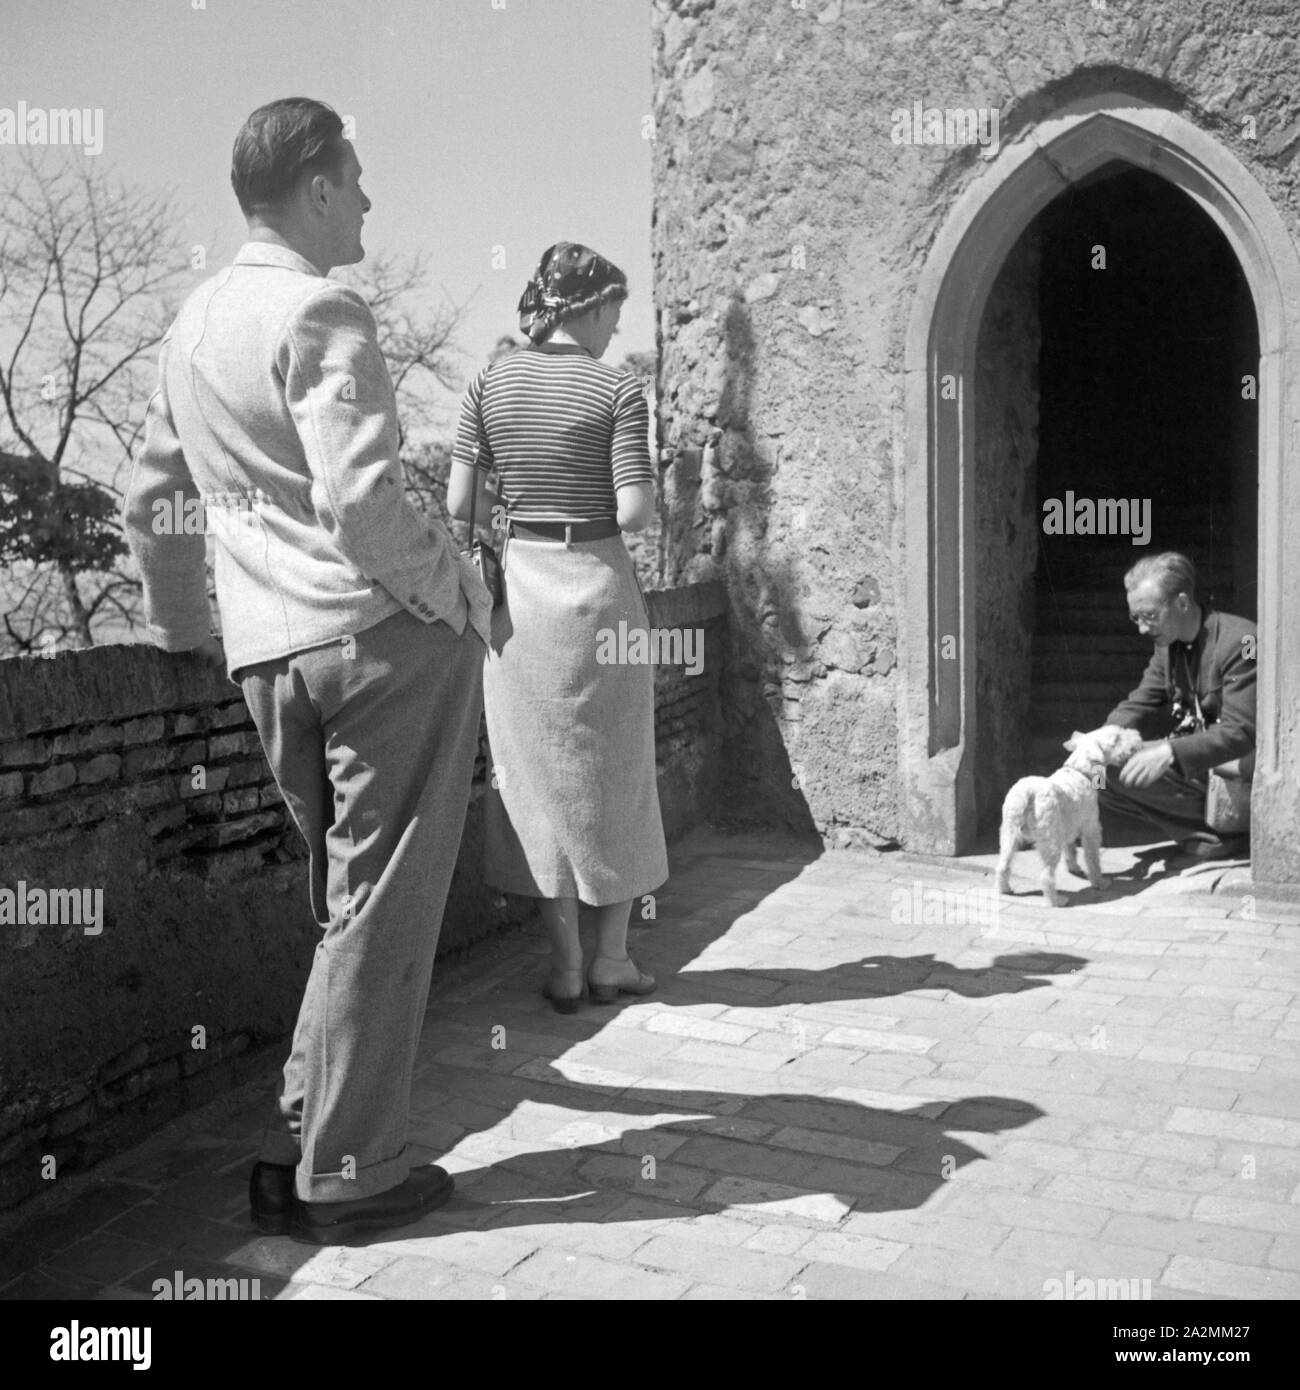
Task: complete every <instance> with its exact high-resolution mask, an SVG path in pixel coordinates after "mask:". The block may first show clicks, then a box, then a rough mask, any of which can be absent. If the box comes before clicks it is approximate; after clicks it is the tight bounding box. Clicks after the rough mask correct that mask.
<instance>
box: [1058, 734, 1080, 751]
mask: <svg viewBox="0 0 1300 1390" xmlns="http://www.w3.org/2000/svg"><path fill="white" fill-rule="evenodd" d="M1082 737H1083V735H1082V734H1081V733H1080V732H1079V731H1078V729H1076V730H1075V731H1074V732H1073V733H1072V734H1071V735H1070V737H1069V738H1067V739H1066V740H1065V742H1064V743H1063V744H1062V745H1061V747H1062V748H1064V749H1066V750H1067V752H1070V753H1073V752H1074V750H1075V748H1076V747H1077V746H1078V743H1079V740H1080V739H1081V738H1082Z"/></svg>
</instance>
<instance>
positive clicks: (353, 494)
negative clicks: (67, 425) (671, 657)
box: [123, 242, 492, 673]
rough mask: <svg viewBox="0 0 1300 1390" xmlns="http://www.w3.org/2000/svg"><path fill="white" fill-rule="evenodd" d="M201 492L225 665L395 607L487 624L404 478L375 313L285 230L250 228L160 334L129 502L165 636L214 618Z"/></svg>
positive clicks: (457, 625)
mask: <svg viewBox="0 0 1300 1390" xmlns="http://www.w3.org/2000/svg"><path fill="white" fill-rule="evenodd" d="M200 498H201V499H204V505H205V508H206V518H207V529H208V530H209V531H210V532H211V533H212V534H213V536H214V549H215V568H216V590H217V602H218V605H219V606H220V609H221V622H222V633H223V637H224V641H225V649H226V660H227V663H228V665H229V669H230V671H231V672H232V673H233V672H236V671H238V669H239V668H240V667H241V666H248V665H251V664H252V663H254V662H258V661H265V660H268V659H270V658H272V657H282V656H286V655H288V654H290V653H291V652H298V651H303V650H304V649H306V648H308V647H317V646H321V645H323V644H325V643H327V642H333V641H338V640H340V639H342V638H344V637H347V636H348V635H349V634H352V633H356V632H361V631H363V630H364V629H366V628H368V627H373V626H374V624H376V623H378V622H381V621H382V620H383V619H384V618H386V617H388V616H389V615H390V614H392V613H395V612H397V611H398V609H400V608H405V609H407V610H408V611H410V612H411V613H413V614H415V616H416V617H418V618H420V619H422V620H423V621H424V622H426V623H432V622H436V621H437V620H439V619H442V620H443V621H445V622H446V623H448V624H449V625H450V626H451V627H452V628H453V629H454V630H455V631H456V632H457V633H460V632H463V631H464V627H465V622H466V620H467V618H468V620H469V621H470V622H472V624H473V626H474V629H475V631H476V632H477V633H478V634H479V636H480V637H482V639H483V641H484V642H485V643H486V642H487V641H488V640H489V637H490V631H491V608H492V601H491V598H490V597H489V596H488V593H487V590H486V589H485V588H484V587H483V585H482V583H481V582H480V580H479V578H478V575H477V574H476V573H475V571H474V569H473V567H472V566H471V565H470V564H469V562H468V561H466V560H465V559H464V558H463V557H462V556H461V555H460V554H459V552H458V550H457V548H456V546H455V543H454V542H453V541H452V539H451V537H450V535H449V534H448V532H447V530H446V528H445V527H444V526H443V525H442V523H441V522H440V521H438V520H436V519H435V518H433V517H428V516H424V515H423V514H422V513H421V512H420V511H419V510H418V509H417V508H416V507H415V506H414V505H413V504H412V502H411V501H410V500H409V499H408V498H407V496H406V491H405V487H404V483H403V478H402V469H401V464H400V463H399V461H398V456H397V406H396V401H395V399H394V395H393V385H392V381H391V380H390V378H389V375H388V369H387V367H386V365H385V363H384V358H383V354H382V353H381V352H380V350H379V344H378V337H377V333H376V328H375V321H374V317H373V315H372V314H371V312H370V310H369V309H368V308H367V307H366V304H365V302H364V301H363V300H362V299H361V297H360V296H359V295H358V294H356V293H355V291H353V290H350V289H347V288H346V287H345V286H343V285H341V284H340V283H339V282H338V281H336V280H330V279H328V278H327V277H325V276H323V275H321V273H320V272H319V271H318V270H317V269H316V267H315V266H313V265H312V264H311V263H310V262H309V261H307V260H304V259H303V257H301V256H299V255H298V254H297V253H295V252H293V251H291V250H289V249H288V248H287V247H284V246H280V245H275V244H271V243H266V242H248V243H247V244H245V245H244V246H243V247H242V248H241V249H240V252H239V254H238V255H237V256H236V257H235V261H234V264H233V265H231V266H230V267H229V268H228V269H226V270H223V271H221V272H220V273H219V274H218V275H215V276H213V278H212V279H210V280H208V281H206V282H205V283H204V284H202V285H201V286H200V287H199V288H198V289H197V290H195V291H194V293H193V294H192V295H191V296H190V297H189V299H188V300H186V302H185V304H184V306H183V307H182V309H181V311H180V313H179V314H178V315H177V317H176V321H175V323H173V324H172V326H171V329H170V330H169V331H168V333H167V336H166V337H165V338H164V340H163V343H162V349H161V352H160V354H159V360H158V390H157V391H156V392H155V394H154V396H153V397H152V399H151V400H150V402H149V408H148V412H147V417H146V422H145V437H144V444H143V446H142V448H141V450H140V452H139V454H138V456H137V458H136V461H135V466H134V468H133V470H132V474H131V484H130V487H129V488H128V490H127V494H126V499H125V502H124V504H123V520H124V522H125V525H126V532H127V537H128V540H129V543H130V546H131V550H132V553H133V554H134V555H135V557H136V561H137V562H138V564H139V566H140V573H141V576H142V578H143V580H144V606H145V618H146V620H147V622H148V625H149V634H150V637H151V639H152V640H153V641H154V642H155V643H156V644H157V645H159V646H161V647H163V648H165V649H166V650H168V651H180V650H185V649H187V648H189V647H193V646H196V645H198V643H200V642H202V641H203V640H204V638H206V637H207V636H208V633H209V631H210V621H209V613H208V601H207V597H206V592H205V589H206V583H205V577H204V554H205V541H204V536H203V535H202V534H201V533H200V526H199V524H197V517H198V513H197V511H196V510H195V505H196V504H195V502H194V499H200ZM178 502H179V503H180V505H179V506H178V505H177V503H178ZM186 502H189V503H190V509H189V510H190V515H191V519H192V520H194V521H195V524H193V525H192V526H191V527H190V528H189V529H190V531H191V532H192V533H191V534H185V533H184V530H183V528H182V526H181V523H182V522H183V520H184V515H183V514H184V511H185V503H186ZM177 531H180V534H176V532H177Z"/></svg>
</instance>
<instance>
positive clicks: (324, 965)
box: [123, 98, 491, 1244]
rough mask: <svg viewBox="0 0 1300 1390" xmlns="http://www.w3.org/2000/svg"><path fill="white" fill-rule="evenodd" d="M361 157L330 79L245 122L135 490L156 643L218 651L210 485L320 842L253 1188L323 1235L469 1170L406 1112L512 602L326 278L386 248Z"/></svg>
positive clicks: (259, 1202)
mask: <svg viewBox="0 0 1300 1390" xmlns="http://www.w3.org/2000/svg"><path fill="white" fill-rule="evenodd" d="M360 175H361V166H360V164H359V163H358V161H357V156H356V152H355V151H354V150H353V147H352V144H351V142H350V141H348V140H346V139H344V137H343V124H342V122H341V120H340V119H339V117H338V116H337V114H336V113H335V112H334V111H333V110H332V109H331V108H330V107H328V106H326V105H324V104H323V103H321V102H317V101H309V100H307V99H305V98H290V99H287V100H283V101H275V102H272V103H270V104H269V105H267V106H263V107H260V108H259V109H258V110H256V111H254V112H253V114H252V115H251V116H250V117H249V118H248V120H247V121H246V122H245V123H244V126H243V129H242V130H241V131H240V132H239V135H238V137H237V138H236V140H235V148H234V156H233V161H232V168H231V176H230V177H231V183H232V184H233V185H234V190H235V195H236V197H237V198H238V199H239V205H240V207H241V208H242V210H243V212H244V215H245V217H246V218H247V220H248V240H247V242H245V244H244V245H243V246H242V247H241V248H240V251H239V253H238V255H237V256H236V257H235V261H234V264H233V265H232V266H230V267H229V268H228V269H226V270H223V271H222V272H220V273H219V274H218V275H216V276H214V277H213V278H212V279H210V280H208V281H207V282H206V283H205V284H203V285H202V286H200V287H199V288H198V289H197V290H196V291H195V292H194V293H193V294H192V295H191V296H190V298H189V299H188V300H187V301H186V303H185V305H184V307H183V308H182V309H181V311H180V313H179V314H178V315H177V318H176V321H175V323H174V324H173V325H172V327H171V329H170V330H169V332H168V334H167V336H166V337H165V339H164V340H163V344H162V348H161V352H160V355H159V363H158V390H157V392H156V393H155V395H154V396H153V398H152V400H151V401H150V403H149V410H148V416H147V420H146V428H145V441H144V445H143V447H142V449H141V451H140V454H139V456H138V458H137V459H136V463H135V468H134V471H133V473H132V477H131V486H130V488H129V489H128V492H127V496H126V501H125V504H124V510H123V519H124V522H125V525H126V531H127V535H128V538H129V540H130V544H131V549H132V552H133V553H134V555H135V557H136V560H137V562H138V563H139V566H140V573H141V575H142V577H143V581H144V599H145V615H146V618H147V621H148V624H149V634H150V638H151V640H152V641H154V642H155V643H156V644H157V645H158V646H160V647H162V648H164V649H165V650H167V651H197V652H198V653H199V654H200V655H202V656H204V657H205V658H206V659H207V660H209V661H212V662H214V663H215V662H217V661H219V660H220V659H221V655H222V652H221V646H220V644H219V643H218V642H217V641H216V640H215V639H213V638H211V637H210V636H209V616H208V604H207V599H206V584H205V574H204V553H205V547H204V538H203V536H202V535H186V534H183V533H182V531H181V527H180V525H179V523H178V522H173V523H170V524H169V523H167V521H166V518H167V516H168V515H169V514H170V515H171V516H172V517H173V518H176V517H178V516H179V513H180V511H181V508H180V507H176V506H174V505H173V499H174V497H175V494H176V493H178V492H179V493H181V494H183V495H184V497H185V499H186V501H187V502H190V501H192V500H193V499H201V500H202V504H203V506H204V509H205V515H206V517H207V520H208V522H209V523H210V527H211V529H212V531H213V533H214V535H215V537H216V541H215V559H216V589H217V602H218V605H219V607H220V610H221V618H222V628H223V641H224V644H225V660H226V662H227V664H228V667H229V669H230V672H231V676H232V678H233V679H234V680H235V681H237V682H238V683H239V684H240V685H241V686H242V688H243V692H244V698H245V700H246V702H247V704H248V708H249V710H250V711H251V713H252V716H253V719H254V721H255V722H256V724H257V729H258V733H259V734H260V736H261V740H262V746H263V748H264V749H265V751H266V756H267V760H268V762H269V763H270V765H271V769H272V771H273V772H274V773H275V778H276V781H277V782H278V783H279V786H280V790H281V791H282V793H283V794H284V799H285V802H286V804H287V805H288V807H289V809H290V811H291V812H292V814H293V817H294V820H295V821H296V822H297V825H298V828H299V829H300V830H301V831H302V834H303V836H304V837H305V838H306V840H307V844H308V847H309V849H310V852H311V865H310V875H311V884H310V887H311V905H312V910H313V912H314V913H315V916H316V919H317V922H318V924H319V925H320V927H321V931H322V937H321V941H320V944H319V945H318V946H317V949H316V954H315V958H314V960H313V963H312V969H311V974H310V977H309V978H308V981H307V987H306V992H305V994H304V997H303V1002H302V1008H301V1011H300V1013H299V1016H298V1023H297V1027H296V1028H295V1031H294V1037H293V1045H292V1050H291V1053H290V1056H289V1059H288V1061H287V1062H286V1063H285V1068H284V1076H283V1080H282V1084H281V1086H280V1090H279V1095H278V1097H277V1103H276V1108H275V1116H274V1118H273V1120H272V1122H271V1123H270V1124H269V1125H268V1128H267V1132H266V1137H265V1139H264V1141H263V1145H262V1154H261V1159H260V1161H259V1162H258V1163H257V1164H256V1166H255V1167H254V1169H253V1173H252V1177H251V1179H250V1184H249V1197H250V1203H251V1206H252V1214H253V1219H254V1221H255V1223H256V1224H257V1226H258V1227H259V1229H261V1230H262V1231H265V1232H267V1233H270V1234H283V1233H285V1232H288V1233H290V1234H292V1235H293V1236H295V1237H296V1238H298V1239H301V1240H305V1241H309V1242H312V1243H316V1244H340V1243H344V1242H346V1241H348V1240H350V1239H352V1238H353V1237H354V1236H356V1235H357V1234H359V1233H361V1232H364V1231H368V1230H373V1229H379V1228H384V1227H391V1226H400V1225H403V1224H405V1223H407V1222H410V1221H414V1220H416V1219H417V1218H418V1217H419V1216H420V1215H421V1214H422V1213H424V1212H426V1211H429V1210H431V1209H432V1208H434V1207H436V1206H439V1205H441V1203H442V1202H444V1201H446V1199H447V1198H448V1197H450V1195H451V1191H452V1179H451V1177H450V1176H449V1175H448V1174H447V1173H446V1172H445V1171H444V1170H443V1169H442V1168H439V1167H436V1166H435V1165H432V1164H428V1165H424V1166H418V1167H417V1166H413V1161H414V1160H413V1157H412V1155H411V1151H410V1150H409V1148H408V1147H407V1143H406V1128H407V1119H408V1110H409V1104H410V1091H411V1072H412V1067H413V1065H414V1058H415V1049H416V1044H417V1042H418V1039H419V1035H420V1026H421V1023H422V1021H423V1017H424V1011H425V1006H426V1004H427V1001H428V993H429V984H430V977H431V972H432V967H433V957H434V951H435V948H436V946H437V941H438V932H439V929H440V925H441V921H442V911H443V907H444V904H445V902H446V897H447V889H448V886H449V884H450V881H451V875H452V870H453V868H454V866H455V862H456V854H457V850H458V847H459V844H460V836H461V831H462V828H463V825H464V818H465V811H466V807H467V803H468V798H469V788H470V779H471V777H472V775H473V766H474V757H475V753H476V751H477V741H478V728H479V717H480V711H481V708H482V699H481V682H482V668H483V656H484V650H485V644H486V643H487V641H488V638H489V633H490V617H491V599H490V598H489V596H488V593H487V590H486V589H485V588H484V587H483V585H482V584H481V583H480V582H479V580H478V577H477V575H476V574H475V573H474V571H473V569H472V567H471V566H470V565H469V564H468V563H467V562H465V561H464V560H463V559H462V558H461V557H460V555H459V554H458V552H457V550H456V548H455V546H454V544H453V543H452V541H451V538H450V537H449V536H448V534H447V531H446V529H445V528H444V527H443V526H442V525H441V524H440V523H439V522H437V521H434V520H431V519H429V518H427V517H424V516H422V515H421V514H420V512H419V511H418V510H417V509H416V508H415V507H414V506H413V505H412V504H411V502H410V501H409V500H408V498H407V496H406V493H405V490H404V486H403V479H402V470H401V465H400V463H399V461H398V455H397V447H398V446H397V415H396V403H395V401H394V396H393V387H392V382H391V381H390V379H389V376H388V371H387V368H386V366H385V363H384V359H383V356H382V354H381V352H380V350H379V345H378V339H377V335H376V328H375V321H374V318H373V316H372V315H371V313H370V311H369V309H368V308H367V307H366V305H365V303H364V301H363V300H362V299H361V298H360V296H359V295H357V294H356V293H355V292H353V291H352V290H349V289H346V288H345V287H344V286H342V285H341V284H339V283H337V282H336V281H333V280H329V279H327V278H326V276H327V275H328V272H329V271H330V269H331V268H332V267H333V266H336V265H351V264H354V263H355V262H357V261H360V260H361V259H362V258H363V256H364V255H365V252H364V250H363V249H362V246H361V224H362V219H363V217H364V216H365V214H366V213H367V212H368V211H369V210H370V201H369V199H368V198H367V197H366V196H365V194H364V193H363V192H362V191H361V186H360ZM164 502H165V505H162V504H163V503H164ZM187 510H192V508H187ZM223 512H233V513H234V515H233V518H232V517H230V516H226V517H225V518H224V519H221V514H222V513H223ZM219 519H221V524H219V525H218V524H215V523H216V522H217V521H218V520H219ZM160 531H161V532H162V534H160ZM295 1172H296V1176H295Z"/></svg>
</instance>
